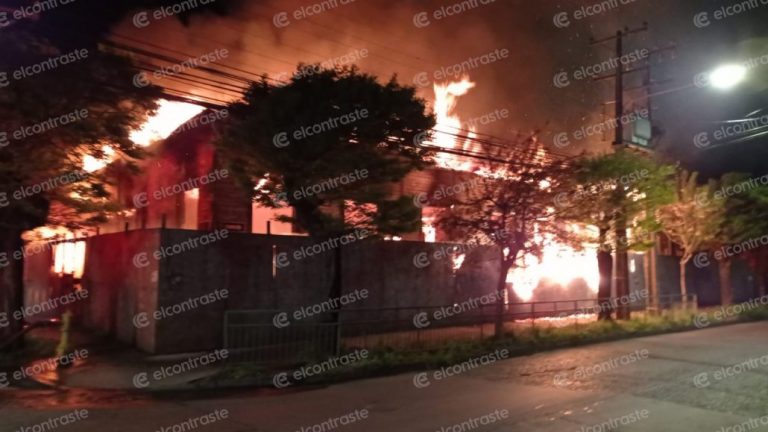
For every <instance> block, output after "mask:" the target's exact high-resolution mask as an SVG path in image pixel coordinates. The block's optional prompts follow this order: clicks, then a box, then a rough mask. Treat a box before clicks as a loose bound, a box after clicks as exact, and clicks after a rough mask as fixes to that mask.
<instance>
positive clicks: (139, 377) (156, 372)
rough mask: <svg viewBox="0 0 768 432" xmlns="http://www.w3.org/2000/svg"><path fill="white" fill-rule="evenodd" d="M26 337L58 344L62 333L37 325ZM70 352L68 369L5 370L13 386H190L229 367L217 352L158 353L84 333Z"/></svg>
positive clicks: (50, 364) (42, 363) (48, 362)
mask: <svg viewBox="0 0 768 432" xmlns="http://www.w3.org/2000/svg"><path fill="white" fill-rule="evenodd" d="M27 337H28V338H29V339H34V340H35V342H36V343H37V342H42V343H46V344H53V345H55V344H56V343H57V342H58V339H59V332H58V329H38V330H35V331H33V332H32V333H30V334H29V335H28V336H27ZM68 353H70V358H74V359H75V360H74V362H72V366H71V367H69V368H57V367H56V366H55V363H56V362H55V360H54V359H53V358H48V359H39V360H37V361H34V362H31V363H27V364H24V365H16V366H15V367H12V368H11V367H5V368H1V369H0V373H3V372H4V373H6V374H7V376H6V377H7V381H8V382H9V384H10V388H13V389H41V388H81V389H98V390H149V391H152V390H191V389H196V388H199V386H197V385H196V384H195V383H196V382H197V381H198V380H201V379H204V378H209V377H211V376H214V375H216V374H218V373H219V372H220V371H221V370H222V369H223V366H224V363H222V362H221V361H217V357H215V356H213V354H212V353H188V354H178V355H172V356H155V355H150V354H146V353H142V352H140V351H138V350H135V349H132V348H129V347H125V346H121V345H119V344H116V343H114V342H111V341H109V340H107V339H105V338H103V337H99V336H95V335H91V334H88V333H85V332H82V331H72V332H71V334H70V347H69V349H68ZM2 387H3V386H2V382H0V389H1V388H2Z"/></svg>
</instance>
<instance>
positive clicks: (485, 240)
mask: <svg viewBox="0 0 768 432" xmlns="http://www.w3.org/2000/svg"><path fill="white" fill-rule="evenodd" d="M486 152H487V159H488V162H487V163H486V166H485V169H483V170H481V171H480V174H479V179H480V181H478V182H477V185H476V186H475V187H473V188H471V190H469V191H467V194H466V196H465V197H457V198H456V199H455V202H453V205H452V206H451V207H450V208H447V209H445V210H444V211H443V212H442V213H441V214H440V215H438V226H440V227H441V228H443V229H445V230H446V231H447V232H449V233H451V234H452V235H453V236H457V237H461V238H464V239H465V240H472V241H476V242H478V243H480V244H488V245H494V246H496V247H497V248H498V254H499V275H498V279H497V280H498V283H497V292H502V291H505V290H506V284H507V275H508V274H509V272H510V270H513V269H515V268H519V267H523V266H525V260H526V258H531V257H535V258H537V259H541V258H542V256H543V254H544V249H545V248H546V247H547V246H548V245H550V244H552V243H554V242H557V241H560V242H571V240H572V239H573V237H572V235H571V233H570V231H569V230H568V229H567V227H566V225H565V224H563V223H561V222H562V221H560V220H558V218H557V213H556V212H555V209H554V208H553V207H554V204H553V203H554V202H555V197H556V196H557V195H558V194H559V193H561V192H562V191H563V186H564V185H566V183H567V181H566V178H567V173H568V168H569V167H568V164H567V163H566V162H565V161H562V160H554V159H549V158H548V157H546V154H545V151H544V149H543V148H542V147H541V146H540V144H539V143H538V142H537V140H536V139H535V137H534V136H531V137H522V138H518V142H517V143H515V144H513V145H512V146H511V147H509V148H504V149H497V150H495V151H493V150H486ZM504 307H505V305H504V299H503V297H501V296H500V299H499V300H498V301H497V308H496V323H495V334H496V337H502V336H503V331H504Z"/></svg>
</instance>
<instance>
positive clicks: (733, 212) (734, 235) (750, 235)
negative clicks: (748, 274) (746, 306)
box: [714, 173, 768, 304]
mask: <svg viewBox="0 0 768 432" xmlns="http://www.w3.org/2000/svg"><path fill="white" fill-rule="evenodd" d="M718 186H719V188H718V191H717V192H716V193H715V197H714V199H720V200H724V201H725V202H724V205H725V217H724V218H723V227H722V232H721V241H720V243H721V244H733V243H740V242H746V243H747V244H751V243H750V242H754V241H755V240H756V239H760V238H762V237H764V236H765V235H766V233H768V219H766V218H765V215H766V214H768V187H766V186H765V185H764V184H762V183H761V182H759V181H758V180H756V179H752V178H749V176H747V175H745V174H739V173H729V174H726V175H724V176H723V177H722V178H721V180H720V182H719V185H718ZM723 191H735V193H729V194H725V193H724V192H723ZM744 254H745V256H746V258H747V262H748V263H749V265H750V267H752V270H753V271H754V272H755V277H756V281H757V292H756V293H755V294H756V295H757V296H758V297H762V296H764V295H766V273H768V268H766V264H768V256H766V255H767V254H768V250H767V249H766V248H765V247H764V246H762V245H759V246H757V247H750V248H748V249H747V250H745V252H744ZM718 263H719V264H720V270H721V273H724V274H722V275H721V301H722V302H723V304H731V303H733V289H732V288H731V281H730V266H731V260H730V257H728V256H725V257H723V259H721V260H718Z"/></svg>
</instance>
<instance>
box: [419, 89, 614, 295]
mask: <svg viewBox="0 0 768 432" xmlns="http://www.w3.org/2000/svg"><path fill="white" fill-rule="evenodd" d="M475 86H476V83H475V82H473V81H471V80H470V79H469V77H464V78H462V79H461V80H460V81H455V82H448V83H444V84H435V85H434V92H435V101H434V105H433V110H434V112H435V116H436V120H437V121H436V123H437V124H436V126H435V129H434V130H433V132H434V134H433V136H434V138H433V142H432V143H431V144H432V145H434V146H437V147H440V148H444V149H448V150H457V151H460V152H461V151H471V150H472V142H473V141H474V139H475V138H476V137H477V131H476V130H475V128H474V127H472V126H464V125H463V123H462V121H461V118H460V117H459V116H458V115H457V114H456V107H457V105H458V99H459V97H461V96H464V95H466V94H467V93H469V91H470V90H471V89H473V88H474V87H475ZM536 156H537V157H540V158H542V159H543V157H544V149H543V148H539V149H538V150H537V154H536ZM435 162H436V164H437V165H438V166H439V167H441V168H445V169H451V170H456V171H467V172H474V173H476V174H478V175H483V176H505V177H507V178H510V176H513V174H511V173H508V172H506V171H504V170H500V171H497V172H487V169H484V168H483V167H479V166H476V164H474V163H472V161H470V160H468V158H465V157H461V156H458V155H454V154H450V153H440V154H438V155H437V156H436V157H435ZM542 187H546V184H542ZM422 231H423V233H424V237H425V239H426V240H427V241H435V232H434V217H433V216H432V215H431V214H430V213H428V212H425V214H424V220H423V228H422ZM524 264H525V265H524V266H523V267H520V268H517V269H515V270H512V271H510V272H509V274H508V275H507V282H509V283H511V284H512V287H513V289H514V290H515V293H516V294H517V295H518V297H520V298H521V299H522V300H524V301H529V300H531V299H532V298H533V292H534V290H535V289H536V287H537V286H538V285H539V283H540V282H541V281H542V280H548V281H551V282H554V283H557V284H559V285H561V286H566V285H568V284H569V283H570V282H572V281H574V280H577V279H583V280H584V281H585V282H586V283H587V285H588V286H589V288H590V289H591V290H592V291H595V292H596V291H597V287H598V284H599V280H600V274H599V271H598V268H597V258H596V251H595V249H594V247H586V248H585V249H584V250H581V251H576V250H574V249H573V248H571V247H569V246H566V245H562V244H557V243H555V242H553V243H552V244H550V245H549V246H547V247H546V248H545V250H544V253H543V257H542V260H541V261H539V260H538V259H537V258H535V257H531V256H527V257H525V258H524Z"/></svg>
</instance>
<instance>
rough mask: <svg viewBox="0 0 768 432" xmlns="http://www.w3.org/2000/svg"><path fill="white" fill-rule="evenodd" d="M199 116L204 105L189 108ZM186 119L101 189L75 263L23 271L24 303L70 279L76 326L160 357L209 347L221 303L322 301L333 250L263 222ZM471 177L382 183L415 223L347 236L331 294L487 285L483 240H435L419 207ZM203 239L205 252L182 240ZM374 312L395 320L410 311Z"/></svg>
mask: <svg viewBox="0 0 768 432" xmlns="http://www.w3.org/2000/svg"><path fill="white" fill-rule="evenodd" d="M204 115H210V112H203V113H201V114H200V115H199V116H204ZM199 116H198V117H196V118H193V119H192V120H190V121H189V122H188V123H187V124H186V125H183V126H181V127H180V128H178V129H177V131H176V132H175V133H173V134H171V135H170V136H169V137H168V138H167V139H165V140H163V141H162V142H159V143H156V144H155V145H154V146H153V147H151V148H150V149H149V150H150V152H151V156H150V157H148V158H146V159H145V160H143V161H142V165H143V167H142V168H143V169H142V173H141V174H140V175H130V176H128V175H123V176H120V177H119V178H118V181H116V182H115V185H114V190H113V194H114V196H116V198H117V199H118V200H119V201H120V203H121V204H122V205H123V207H124V208H126V210H125V211H124V212H123V213H122V214H121V215H118V216H115V217H113V218H112V219H111V220H110V221H109V222H108V223H106V224H104V225H102V226H101V227H100V228H99V230H98V235H95V236H89V237H87V238H84V239H82V240H80V241H78V242H74V243H75V244H77V245H79V250H78V252H77V253H81V254H83V255H84V257H83V258H82V259H80V261H81V265H82V268H81V269H69V270H71V273H70V274H69V276H68V279H67V281H66V282H65V283H62V282H61V281H60V279H61V275H62V274H64V273H65V272H64V271H61V272H57V271H52V272H45V271H29V272H27V277H26V279H27V280H26V284H27V294H26V299H27V300H26V301H27V302H28V303H29V302H34V301H40V300H41V299H43V298H46V297H53V296H56V295H57V294H58V293H61V292H66V291H67V290H69V289H73V288H74V289H82V290H87V291H88V296H87V302H84V303H85V304H84V305H83V307H82V310H80V311H79V315H80V320H81V322H82V323H83V324H84V325H86V326H87V327H90V328H93V329H96V330H98V331H102V332H105V333H109V334H112V335H114V336H115V337H116V338H117V339H118V340H120V341H123V342H126V343H129V344H133V345H135V346H137V347H139V348H140V349H142V350H145V351H148V352H157V353H161V352H182V351H197V350H202V349H213V348H218V347H221V346H222V343H223V341H222V335H223V332H224V330H223V326H224V321H225V315H226V313H227V311H232V310H242V309H258V310H284V309H286V308H294V307H297V306H301V305H307V304H315V303H322V302H323V301H327V300H328V298H329V295H330V292H331V285H332V283H333V271H331V269H333V268H334V261H333V260H334V254H333V253H314V252H317V251H318V250H321V251H325V252H327V251H328V250H327V249H328V248H325V247H324V245H323V244H322V243H321V241H320V240H318V239H313V238H310V237H308V236H306V235H305V234H303V233H302V232H301V230H300V229H298V227H296V226H293V225H292V224H289V223H284V222H279V221H276V220H275V218H276V217H277V216H280V215H290V214H291V212H292V209H290V208H280V209H273V208H265V207H262V206H260V205H258V204H256V203H254V202H253V201H252V200H251V198H250V197H249V195H248V194H247V193H245V191H243V190H242V188H241V187H240V186H239V185H238V184H236V183H235V180H234V179H233V178H232V176H230V175H229V172H228V171H227V169H226V167H225V166H223V164H222V162H221V160H220V158H218V156H217V153H216V148H215V146H214V142H213V141H214V139H215V135H214V130H213V127H212V126H211V125H210V124H200V123H201V122H199ZM191 125H193V126H196V127H192V126H191ZM474 178H475V177H474V174H471V173H467V172H458V171H451V170H445V169H439V168H434V169H429V170H425V171H416V172H412V173H410V174H409V175H408V176H407V177H406V178H405V179H404V180H403V181H401V182H398V183H393V184H392V185H391V193H392V196H393V198H394V197H398V196H405V195H408V196H415V197H416V198H415V203H416V204H417V205H418V206H419V207H420V208H421V210H422V212H423V221H424V223H423V227H422V229H421V230H419V231H418V232H413V233H407V234H405V235H403V236H402V238H400V239H391V240H401V241H373V240H366V239H364V238H363V236H357V237H354V238H350V239H347V240H350V241H347V242H346V244H345V245H344V246H343V247H342V248H341V250H342V262H343V266H342V272H341V280H342V289H343V292H344V293H353V292H355V291H357V290H361V289H366V290H367V292H368V293H369V294H368V296H367V297H366V298H364V299H359V301H357V302H355V303H354V304H353V305H349V307H350V308H364V309H385V308H390V309H391V308H403V307H410V306H414V305H434V306H442V305H451V304H455V303H459V302H461V301H463V300H465V299H467V298H470V297H475V296H482V295H487V294H489V293H493V292H495V288H496V282H497V281H496V278H497V277H498V271H497V270H496V263H495V261H494V260H495V259H496V258H497V255H496V254H495V253H494V252H493V249H492V248H490V247H484V246H477V247H472V248H461V247H460V245H458V246H457V245H456V244H451V243H445V241H447V240H449V239H448V238H447V236H446V235H445V234H444V233H442V232H440V231H439V230H437V229H436V228H435V227H434V226H433V224H432V221H433V217H434V216H433V215H434V214H435V211H436V207H433V206H434V205H448V204H449V201H450V198H451V197H452V196H460V195H461V194H462V193H464V192H466V190H468V188H469V187H471V183H472V181H473V179H474ZM435 203H437V204H435ZM203 242H204V243H205V244H206V247H192V246H191V245H194V244H201V243H203ZM69 245H70V244H69V242H67V246H69ZM337 247H338V245H337ZM54 249H55V250H54V252H53V253H51V254H48V253H42V254H38V255H34V256H31V257H30V259H28V260H27V268H28V269H33V268H34V269H36V270H40V269H45V268H55V267H56V266H57V265H58V264H57V262H58V261H61V260H63V261H68V260H67V258H66V256H65V257H62V256H61V255H62V253H61V252H62V251H65V248H64V247H63V245H62V247H59V248H54ZM73 254H75V252H74V251H72V253H70V255H73ZM422 254H426V255H427V256H428V261H429V262H428V264H427V265H418V266H417V265H415V264H414V257H416V256H421V255H422ZM70 258H71V257H70ZM61 270H63V268H62V269H61ZM206 296H214V297H215V298H217V299H218V300H217V301H215V302H212V303H211V304H207V305H206V306H205V307H199V308H194V309H193V310H187V311H185V313H183V314H173V313H163V314H160V315H159V316H157V314H156V312H157V311H169V310H170V309H168V308H172V307H174V306H176V305H180V304H188V302H189V301H190V300H195V299H200V298H203V297H206ZM382 313H384V312H382ZM386 313H387V314H388V315H387V317H388V318H389V319H400V320H403V321H404V322H407V321H408V320H409V319H410V318H411V315H410V314H412V312H409V311H407V310H403V311H401V312H395V315H393V312H391V311H389V312H386ZM398 314H399V315H398ZM369 315H371V316H373V315H375V314H373V313H370V314H369ZM400 315H402V316H400ZM190 323H197V324H202V325H195V326H190Z"/></svg>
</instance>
